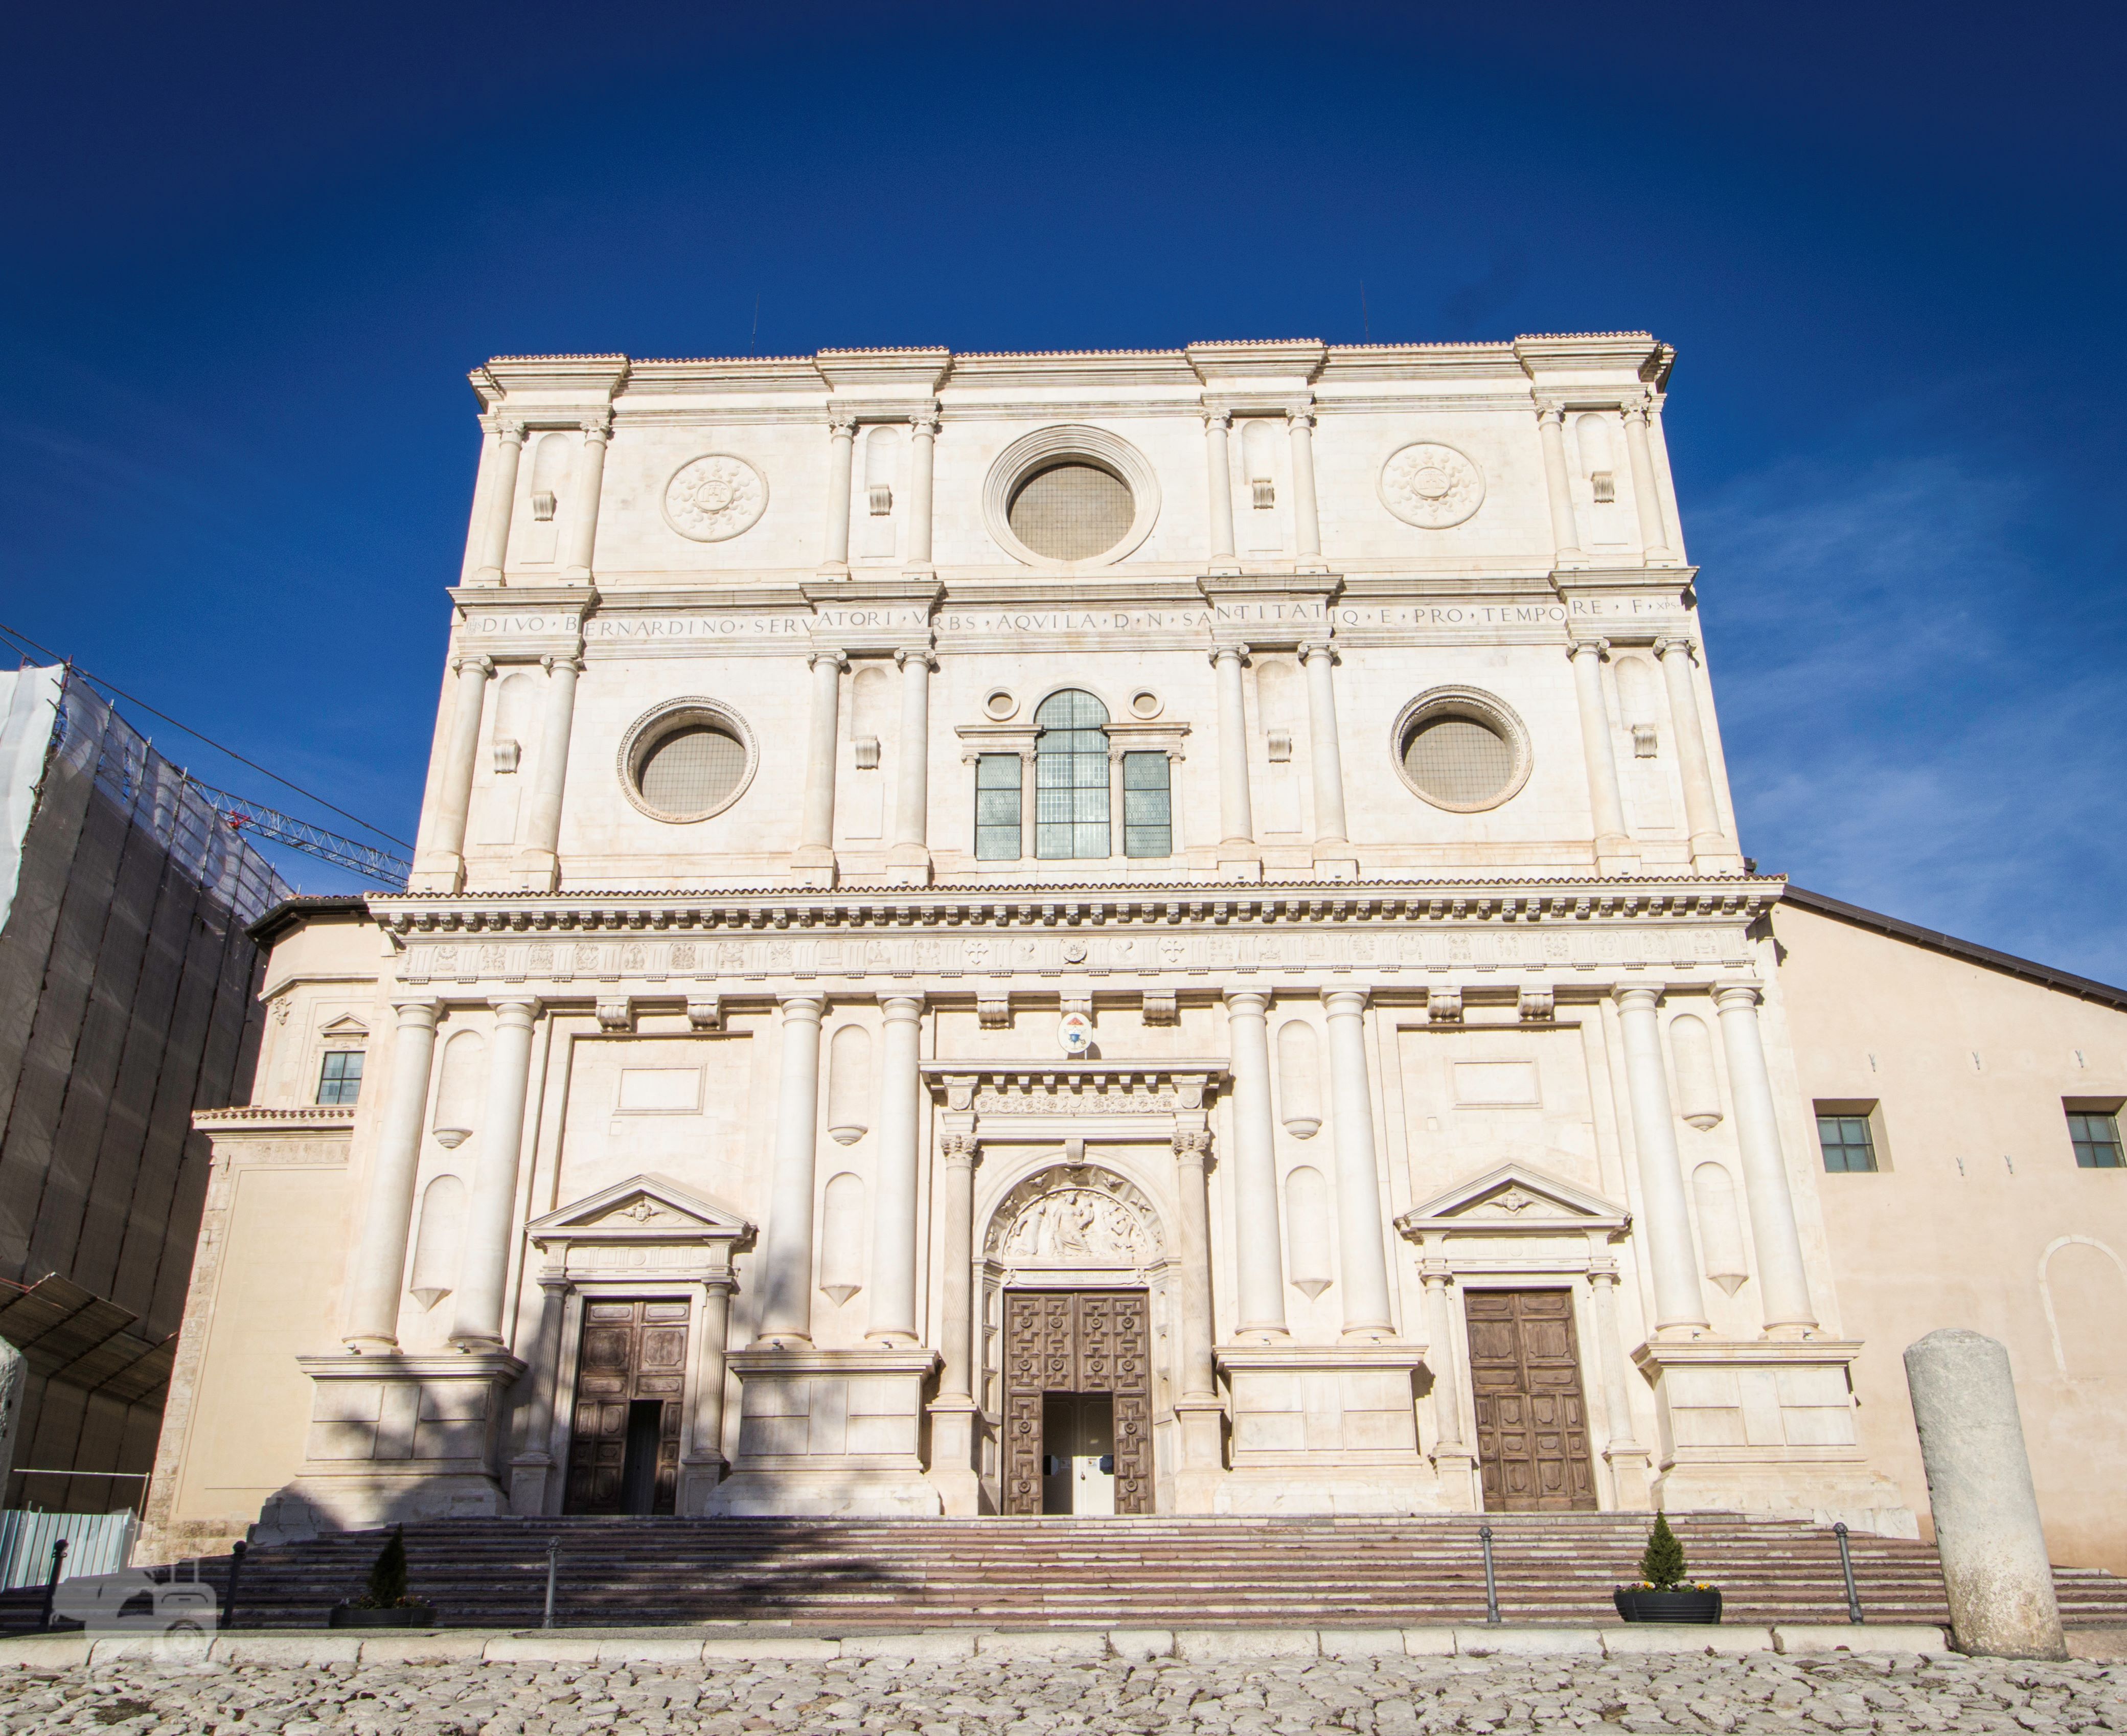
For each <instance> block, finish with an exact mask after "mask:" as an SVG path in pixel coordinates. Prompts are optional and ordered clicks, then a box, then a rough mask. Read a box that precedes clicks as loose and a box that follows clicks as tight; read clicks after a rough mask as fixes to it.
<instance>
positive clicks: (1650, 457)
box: [1618, 392, 1670, 561]
mask: <svg viewBox="0 0 2127 1736" xmlns="http://www.w3.org/2000/svg"><path fill="white" fill-rule="evenodd" d="M1648 408H1649V406H1648V402H1647V396H1646V393H1645V392H1642V393H1641V394H1640V396H1638V397H1637V398H1632V399H1628V400H1627V401H1626V402H1624V403H1623V404H1622V405H1620V406H1618V409H1619V410H1620V412H1621V413H1622V415H1623V416H1624V419H1625V452H1626V455H1627V458H1628V459H1629V461H1630V462H1631V464H1632V505H1633V508H1634V510H1637V512H1638V514H1639V516H1640V548H1641V551H1642V558H1644V559H1646V560H1649V561H1666V560H1667V559H1669V557H1670V553H1669V533H1668V531H1667V530H1665V529H1664V528H1663V526H1662V503H1661V494H1660V491H1659V489H1658V488H1657V486H1656V482H1655V460H1654V454H1653V453H1652V452H1651V451H1650V450H1649V449H1648V446H1647V411H1648Z"/></svg>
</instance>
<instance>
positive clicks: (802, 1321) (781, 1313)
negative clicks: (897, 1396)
mask: <svg viewBox="0 0 2127 1736" xmlns="http://www.w3.org/2000/svg"><path fill="white" fill-rule="evenodd" d="M782 999H783V1071H782V1075H781V1082H780V1084H779V1089H778V1090H777V1093H776V1099H775V1174H774V1176H773V1179H771V1181H770V1184H769V1196H768V1228H767V1231H766V1232H765V1234H764V1235H763V1236H762V1237H761V1245H760V1278H759V1280H758V1282H759V1284H760V1297H761V1300H760V1337H759V1338H758V1339H756V1340H755V1342H756V1345H760V1347H761V1348H763V1349H775V1348H780V1347H782V1346H784V1345H809V1344H811V1343H812V1166H813V1164H814V1163H815V1161H816V1160H817V1155H818V1151H819V1143H820V1138H819V1122H820V1015H821V1013H823V1012H825V1011H826V1010H827V1003H826V1002H825V1001H823V1000H822V999H821V998H819V997H818V996H817V995H809V994H791V995H785V996H784V997H783V998H782Z"/></svg>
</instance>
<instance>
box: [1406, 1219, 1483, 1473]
mask: <svg viewBox="0 0 2127 1736" xmlns="http://www.w3.org/2000/svg"><path fill="white" fill-rule="evenodd" d="M1419 1278H1421V1279H1422V1280H1423V1281H1424V1284H1425V1324H1426V1330H1427V1332H1428V1334H1429V1335H1430V1336H1431V1340H1432V1341H1431V1342H1430V1343H1429V1344H1428V1345H1427V1346H1426V1349H1425V1365H1426V1367H1427V1368H1429V1369H1431V1370H1432V1371H1433V1419H1434V1422H1435V1424H1436V1425H1437V1427H1438V1430H1439V1435H1438V1438H1437V1439H1436V1440H1434V1441H1433V1469H1434V1470H1435V1471H1437V1472H1438V1473H1439V1476H1440V1485H1441V1491H1442V1494H1443V1495H1444V1496H1446V1497H1447V1504H1448V1506H1450V1507H1451V1508H1452V1509H1454V1510H1455V1511H1468V1510H1469V1509H1470V1508H1471V1506H1473V1505H1474V1504H1475V1502H1474V1493H1473V1491H1472V1489H1471V1470H1472V1468H1473V1467H1474V1466H1475V1465H1476V1454H1474V1453H1472V1452H1471V1450H1470V1448H1469V1446H1468V1444H1466V1442H1465V1441H1464V1440H1463V1438H1462V1391H1461V1381H1460V1380H1458V1379H1457V1361H1458V1359H1457V1355H1456V1352H1455V1296H1454V1288H1453V1287H1454V1283H1455V1274H1453V1272H1452V1271H1451V1270H1450V1269H1448V1265H1447V1261H1446V1260H1444V1259H1440V1258H1439V1257H1438V1255H1437V1254H1428V1256H1427V1258H1426V1259H1425V1260H1424V1262H1423V1264H1420V1266H1419Z"/></svg>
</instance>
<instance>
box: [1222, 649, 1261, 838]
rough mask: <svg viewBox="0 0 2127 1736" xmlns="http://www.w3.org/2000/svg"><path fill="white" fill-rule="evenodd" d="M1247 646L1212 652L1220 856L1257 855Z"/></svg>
mask: <svg viewBox="0 0 2127 1736" xmlns="http://www.w3.org/2000/svg"><path fill="white" fill-rule="evenodd" d="M1247 656H1248V647H1247V646H1245V645H1221V646H1220V647H1219V648H1218V649H1217V650H1215V651H1214V652H1212V653H1211V667H1212V669H1213V671H1215V676H1216V679H1217V684H1218V689H1219V833H1220V837H1219V856H1220V860H1221V861H1225V859H1226V858H1227V856H1229V855H1231V856H1236V857H1239V858H1244V859H1245V858H1249V857H1253V856H1254V855H1255V854H1256V837H1255V834H1256V826H1255V816H1254V814H1253V813H1252V812H1251V810H1250V808H1249V803H1248V705H1247V702H1246V700H1245V699H1244V695H1243V693H1242V690H1241V660H1242V659H1243V658H1244V657H1247Z"/></svg>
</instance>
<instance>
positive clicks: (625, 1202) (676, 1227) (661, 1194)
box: [530, 1175, 753, 1240]
mask: <svg viewBox="0 0 2127 1736" xmlns="http://www.w3.org/2000/svg"><path fill="white" fill-rule="evenodd" d="M530 1230H531V1233H532V1235H533V1236H534V1237H537V1238H542V1239H544V1240H561V1239H564V1238H566V1237H569V1236H616V1235H618V1236H646V1237H656V1238H659V1239H662V1240H670V1238H671V1237H673V1236H708V1237H713V1238H717V1239H719V1240H721V1239H723V1238H727V1237H738V1236H747V1235H750V1234H751V1232H752V1230H753V1226H752V1225H751V1224H750V1223H748V1222H747V1221H746V1220H745V1219H744V1218H742V1217H740V1216H739V1215H738V1214H737V1212H729V1211H727V1210H725V1209H724V1207H722V1206H713V1205H711V1204H710V1203H709V1202H708V1201H707V1200H704V1199H697V1198H695V1197H694V1195H693V1194H691V1193H688V1192H687V1191H686V1190H685V1188H680V1187H679V1186H677V1185H676V1184H675V1183H672V1182H670V1181H667V1180H666V1179H665V1178H664V1177H663V1176H660V1175H637V1176H631V1177H630V1178H629V1179H628V1180H626V1181H624V1182H616V1183H613V1186H612V1187H610V1188H603V1189H601V1190H600V1191H599V1192H598V1193H594V1194H592V1195H591V1196H590V1198H588V1199H580V1200H578V1201H577V1202H576V1203H575V1204H574V1205H572V1206H564V1207H562V1208H561V1210H560V1211H558V1212H548V1213H547V1215H546V1216H545V1217H542V1218H536V1219H534V1220H533V1222H532V1224H531V1226H530Z"/></svg>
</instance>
